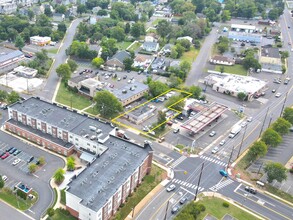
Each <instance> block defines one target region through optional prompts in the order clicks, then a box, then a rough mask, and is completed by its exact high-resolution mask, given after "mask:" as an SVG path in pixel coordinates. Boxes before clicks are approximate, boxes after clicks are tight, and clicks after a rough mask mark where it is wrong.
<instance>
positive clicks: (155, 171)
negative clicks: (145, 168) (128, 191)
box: [113, 165, 164, 220]
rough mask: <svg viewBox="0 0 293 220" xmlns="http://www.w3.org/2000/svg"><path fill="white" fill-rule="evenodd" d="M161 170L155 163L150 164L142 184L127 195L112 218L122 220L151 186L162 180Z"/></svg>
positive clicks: (153, 186)
mask: <svg viewBox="0 0 293 220" xmlns="http://www.w3.org/2000/svg"><path fill="white" fill-rule="evenodd" d="M163 172H164V171H163V170H162V169H161V168H159V167H157V166H155V165H152V171H151V173H150V175H148V176H145V177H144V181H143V182H142V184H141V185H140V186H139V187H138V188H137V189H136V191H135V192H134V193H133V195H132V196H131V197H128V198H127V199H126V200H127V202H126V203H125V204H124V205H123V207H122V208H120V210H119V211H118V212H117V213H116V215H115V216H114V218H113V219H115V220H122V219H123V220H124V219H125V218H126V217H127V215H128V214H129V213H130V212H131V209H132V208H133V207H135V206H136V205H137V204H138V203H139V202H140V201H141V200H142V199H143V198H144V197H145V196H146V195H147V194H148V193H149V192H150V191H151V190H152V189H153V188H155V187H156V186H157V185H158V184H159V183H160V182H161V181H162V180H163V175H162V174H163Z"/></svg>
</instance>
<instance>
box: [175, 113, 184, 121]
mask: <svg viewBox="0 0 293 220" xmlns="http://www.w3.org/2000/svg"><path fill="white" fill-rule="evenodd" d="M176 118H177V119H179V120H181V121H182V120H183V119H184V118H183V116H182V115H181V114H180V115H178V116H177V117H176Z"/></svg>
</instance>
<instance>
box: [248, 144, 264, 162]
mask: <svg viewBox="0 0 293 220" xmlns="http://www.w3.org/2000/svg"><path fill="white" fill-rule="evenodd" d="M267 152H268V147H267V145H266V144H265V142H263V141H256V142H254V143H253V145H252V146H251V148H250V149H249V151H248V156H249V159H250V160H251V161H254V160H256V159H258V158H259V157H262V156H264V155H266V153H267Z"/></svg>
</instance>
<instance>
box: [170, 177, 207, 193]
mask: <svg viewBox="0 0 293 220" xmlns="http://www.w3.org/2000/svg"><path fill="white" fill-rule="evenodd" d="M172 182H173V183H177V184H179V185H181V186H184V187H187V188H191V189H194V190H196V188H197V186H196V185H194V184H192V183H188V182H185V181H183V180H179V179H173V180H172ZM198 190H199V191H200V192H201V191H203V190H204V188H203V187H199V188H198Z"/></svg>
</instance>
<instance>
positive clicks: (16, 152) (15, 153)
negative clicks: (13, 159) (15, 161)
mask: <svg viewBox="0 0 293 220" xmlns="http://www.w3.org/2000/svg"><path fill="white" fill-rule="evenodd" d="M20 153H21V150H16V151H15V152H14V153H13V155H14V156H16V155H18V154H20Z"/></svg>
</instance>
